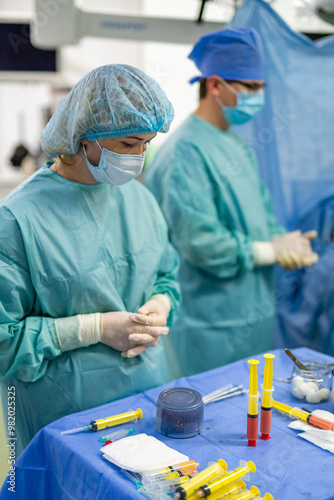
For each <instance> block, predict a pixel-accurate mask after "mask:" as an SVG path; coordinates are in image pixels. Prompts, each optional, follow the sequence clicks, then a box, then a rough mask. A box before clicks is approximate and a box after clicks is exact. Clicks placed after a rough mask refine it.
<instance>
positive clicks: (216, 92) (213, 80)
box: [206, 75, 223, 97]
mask: <svg viewBox="0 0 334 500" xmlns="http://www.w3.org/2000/svg"><path fill="white" fill-rule="evenodd" d="M222 86H223V85H222V82H221V79H220V78H219V77H218V76H217V75H211V76H209V78H207V80H206V88H207V92H208V93H209V94H211V95H212V96H214V97H220V96H221V91H222Z"/></svg>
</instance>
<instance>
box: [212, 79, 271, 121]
mask: <svg viewBox="0 0 334 500" xmlns="http://www.w3.org/2000/svg"><path fill="white" fill-rule="evenodd" d="M222 81H223V83H224V85H226V87H228V88H229V89H230V90H231V91H232V92H233V93H234V94H236V96H237V104H236V106H235V107H234V108H228V107H226V106H224V104H223V103H222V102H221V100H220V99H218V102H219V104H220V106H221V107H222V110H223V113H224V115H225V118H226V121H227V122H228V123H229V124H230V125H242V124H243V123H246V122H248V121H249V120H251V119H252V118H254V117H255V116H256V115H257V114H258V112H259V111H260V110H261V109H262V107H263V106H264V102H265V98H264V91H263V90H259V91H258V92H256V93H255V94H250V93H249V92H240V91H239V92H238V91H237V90H235V89H234V88H233V87H231V85H229V84H228V83H227V82H225V81H224V80H222Z"/></svg>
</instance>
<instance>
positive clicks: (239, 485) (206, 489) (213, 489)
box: [196, 476, 246, 500]
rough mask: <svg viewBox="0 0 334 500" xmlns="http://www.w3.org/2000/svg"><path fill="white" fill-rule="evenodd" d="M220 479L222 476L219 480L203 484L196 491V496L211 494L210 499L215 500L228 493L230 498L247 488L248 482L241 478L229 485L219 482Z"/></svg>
mask: <svg viewBox="0 0 334 500" xmlns="http://www.w3.org/2000/svg"><path fill="white" fill-rule="evenodd" d="M222 477H224V476H222ZM220 479H221V478H218V479H217V480H213V481H211V482H210V483H208V484H204V485H203V486H201V487H200V488H199V490H198V491H197V493H196V498H204V497H208V496H210V500H215V499H216V498H224V497H225V496H227V495H228V498H230V496H233V495H236V494H237V493H240V492H241V490H245V489H246V484H245V482H244V481H242V479H239V480H238V481H236V482H235V483H233V484H229V485H227V486H226V485H225V486H221V485H220V484H219V481H220Z"/></svg>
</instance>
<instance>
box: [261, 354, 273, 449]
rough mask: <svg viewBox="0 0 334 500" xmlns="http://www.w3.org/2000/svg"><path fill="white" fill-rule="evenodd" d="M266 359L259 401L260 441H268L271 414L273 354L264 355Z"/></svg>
mask: <svg viewBox="0 0 334 500" xmlns="http://www.w3.org/2000/svg"><path fill="white" fill-rule="evenodd" d="M263 356H264V357H265V359H266V361H265V364H264V374H263V385H262V401H261V424H260V431H261V436H260V438H261V439H264V440H265V441H267V440H268V439H270V429H271V413H272V401H273V397H272V393H273V359H274V357H275V354H270V353H268V354H264V355H263Z"/></svg>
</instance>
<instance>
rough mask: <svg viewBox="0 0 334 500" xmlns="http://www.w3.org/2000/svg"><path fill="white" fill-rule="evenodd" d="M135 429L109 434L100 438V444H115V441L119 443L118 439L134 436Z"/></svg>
mask: <svg viewBox="0 0 334 500" xmlns="http://www.w3.org/2000/svg"><path fill="white" fill-rule="evenodd" d="M134 433H135V429H134V427H131V428H130V429H121V430H119V431H116V432H112V433H111V434H108V435H107V436H103V437H99V441H100V443H106V442H107V441H110V442H111V443H113V442H114V441H117V440H118V439H122V438H123V437H125V436H130V434H134Z"/></svg>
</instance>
